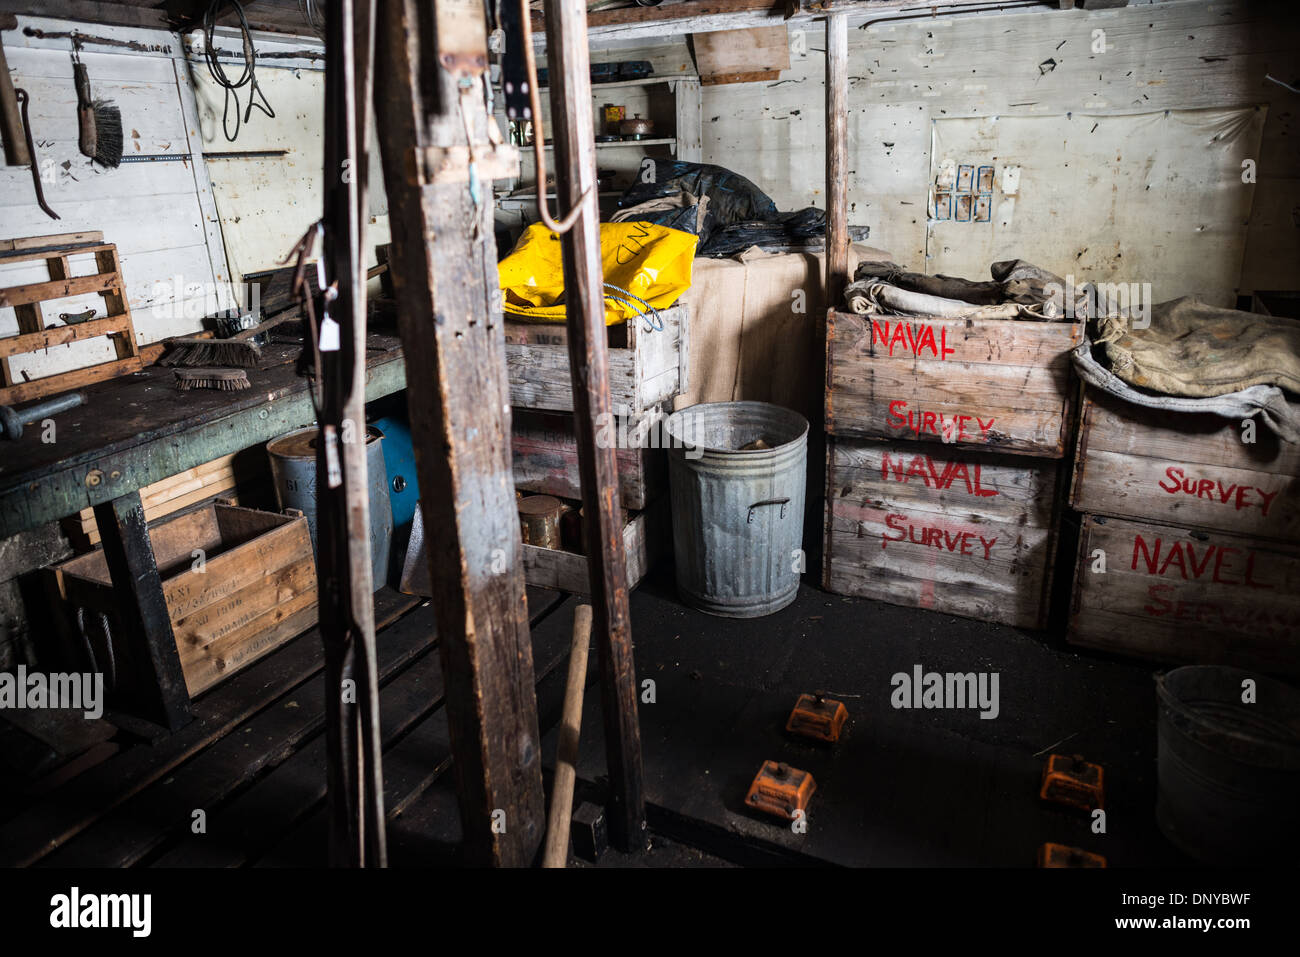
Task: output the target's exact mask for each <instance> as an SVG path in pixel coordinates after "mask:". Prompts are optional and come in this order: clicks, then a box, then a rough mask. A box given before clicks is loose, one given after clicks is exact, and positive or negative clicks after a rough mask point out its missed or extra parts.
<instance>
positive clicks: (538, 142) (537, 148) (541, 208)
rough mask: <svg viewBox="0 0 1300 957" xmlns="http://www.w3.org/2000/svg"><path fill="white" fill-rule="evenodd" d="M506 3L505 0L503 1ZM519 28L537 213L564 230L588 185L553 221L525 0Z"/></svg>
mask: <svg viewBox="0 0 1300 957" xmlns="http://www.w3.org/2000/svg"><path fill="white" fill-rule="evenodd" d="M507 2H509V0H507ZM519 20H520V29H521V31H522V36H523V47H524V63H525V66H526V69H527V71H528V101H529V104H530V106H531V109H532V113H533V123H534V124H535V126H536V132H535V133H534V135H533V157H534V160H535V162H536V164H537V216H538V218H539V219H540V220H541V221H542V223H543V224H544V225H545V226H546V228H547V229H549V230H550V231H551V232H553V233H567V232H568V231H569V230H570V229H572V228H573V224H574V223H575V222H577V221H578V216H579V215H580V214H581V213H582V207H583V205H584V204H585V203H586V202H587V201H588V200H589V199H590V198H591V187H587V189H586V190H584V191H583V193H582V195H581V196H579V197H578V201H577V202H576V203H574V205H573V209H571V210H569V213H568V215H566V216H565V217H563V218H562V219H560V220H559V221H556V220H554V219H552V218H551V212H550V210H549V209H548V208H547V204H546V144H545V143H543V142H542V135H541V130H542V127H541V122H542V101H541V97H540V96H538V93H537V61H536V58H535V57H534V56H533V28H532V24H531V23H530V22H529V9H528V0H519Z"/></svg>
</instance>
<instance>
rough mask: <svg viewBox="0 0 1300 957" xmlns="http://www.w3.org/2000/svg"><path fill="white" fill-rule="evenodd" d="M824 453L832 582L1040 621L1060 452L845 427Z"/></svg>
mask: <svg viewBox="0 0 1300 957" xmlns="http://www.w3.org/2000/svg"><path fill="white" fill-rule="evenodd" d="M826 458H827V469H826V470H827V490H826V502H827V507H826V536H825V542H824V547H825V550H826V554H825V562H824V565H823V568H824V585H825V587H826V590H827V591H831V592H834V593H836V594H840V595H857V596H861V597H864V598H874V599H877V600H879V601H887V602H890V603H892V604H895V605H905V606H908V607H912V608H926V609H930V610H933V611H940V612H945V613H947V614H951V615H961V616H963V617H967V618H978V619H980V620H982V621H994V622H1002V623H1005V624H1009V625H1015V626H1017V627H1022V628H1042V627H1044V626H1045V625H1046V623H1047V614H1048V607H1049V596H1050V591H1051V584H1052V567H1053V556H1054V553H1055V550H1056V539H1057V528H1058V522H1057V518H1058V512H1059V509H1058V502H1059V499H1060V496H1059V494H1058V489H1059V484H1060V472H1061V463H1059V462H1057V461H1053V460H1049V459H1042V458H1029V457H1023V456H1008V455H995V454H992V453H988V452H978V451H972V450H967V449H959V448H952V447H950V446H939V445H932V444H923V443H916V442H867V441H861V440H855V439H842V438H831V439H829V440H828V442H827V453H826Z"/></svg>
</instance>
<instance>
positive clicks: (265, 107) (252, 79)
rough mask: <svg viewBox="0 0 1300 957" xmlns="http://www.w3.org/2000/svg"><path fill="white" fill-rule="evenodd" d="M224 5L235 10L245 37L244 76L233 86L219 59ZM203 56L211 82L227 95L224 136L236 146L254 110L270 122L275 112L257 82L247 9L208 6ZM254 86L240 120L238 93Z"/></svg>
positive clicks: (235, 1) (220, 0) (224, 0)
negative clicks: (242, 125)
mask: <svg viewBox="0 0 1300 957" xmlns="http://www.w3.org/2000/svg"><path fill="white" fill-rule="evenodd" d="M222 4H229V5H230V7H231V8H233V9H234V11H235V15H236V16H237V17H239V30H240V33H241V34H242V35H243V41H244V72H243V73H242V74H240V77H239V79H238V80H236V81H235V82H233V83H232V82H230V77H228V76H226V71H225V70H224V69H223V68H222V66H221V63H220V61H219V60H218V59H217V42H216V36H215V34H216V28H217V14H218V13H220V12H221V6H222ZM203 56H204V58H205V59H206V60H207V62H208V72H209V73H211V74H212V80H213V82H214V83H216V84H217V85H218V86H219V87H221V88H222V89H223V90H225V92H226V99H225V103H224V104H222V108H221V132H222V133H224V134H225V136H226V142H228V143H233V142H235V137H237V136H238V135H239V127H240V123H241V122H243V123H247V122H248V118H249V117H250V116H252V115H253V107H254V106H256V107H257V108H258V109H259V110H261V111H262V112H263V113H265V114H266V115H267V116H268V117H270V118H271V119H275V110H273V109H272V108H271V101H270V100H268V99H267V98H266V94H265V93H263V92H262V87H261V86H260V85H259V84H258V82H257V50H256V49H255V48H254V47H253V36H252V33H251V31H250V30H249V28H248V18H247V17H245V16H244V6H243V4H241V3H240V2H239V0H212V3H211V4H209V5H208V9H207V12H206V13H205V14H204V15H203ZM248 84H252V86H251V88H250V89H249V91H248V108H247V109H246V110H245V111H244V116H243V118H242V121H241V118H240V116H239V93H238V92H237V91H238V90H239V88H240V87H241V86H246V85H248ZM257 97H261V98H262V102H261V103H258V102H256V98H257ZM232 99H233V100H234V101H235V132H233V133H231V132H230V121H229V116H230V101H231V100H232Z"/></svg>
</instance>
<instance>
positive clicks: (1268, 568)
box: [1068, 515, 1300, 675]
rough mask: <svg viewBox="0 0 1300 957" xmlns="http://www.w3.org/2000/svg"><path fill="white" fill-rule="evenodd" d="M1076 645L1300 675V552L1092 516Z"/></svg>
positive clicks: (1085, 534) (1086, 531)
mask: <svg viewBox="0 0 1300 957" xmlns="http://www.w3.org/2000/svg"><path fill="white" fill-rule="evenodd" d="M1068 638H1069V640H1070V641H1071V642H1073V643H1074V644H1077V645H1086V646H1088V647H1092V648H1102V649H1105V650H1107V651H1116V652H1121V653H1123V654H1129V655H1135V656H1137V657H1141V658H1153V659H1158V660H1165V661H1177V662H1189V663H1195V664H1230V665H1237V666H1239V667H1246V668H1258V669H1260V670H1262V671H1266V672H1277V673H1280V674H1291V675H1295V674H1300V545H1297V544H1296V543H1294V542H1289V543H1284V542H1277V541H1273V540H1268V539H1263V538H1259V537H1251V536H1244V535H1235V534H1232V533H1229V532H1223V531H1212V532H1210V531H1202V530H1199V529H1189V528H1186V527H1184V526H1175V525H1160V524H1156V523H1154V522H1142V521H1134V520H1131V519H1126V518H1110V517H1107V516H1102V515H1085V516H1084V517H1083V526H1082V530H1081V534H1080V537H1079V560H1078V563H1077V566H1076V569H1075V580H1074V595H1073V598H1072V601H1071V607H1070V627H1069V632H1068Z"/></svg>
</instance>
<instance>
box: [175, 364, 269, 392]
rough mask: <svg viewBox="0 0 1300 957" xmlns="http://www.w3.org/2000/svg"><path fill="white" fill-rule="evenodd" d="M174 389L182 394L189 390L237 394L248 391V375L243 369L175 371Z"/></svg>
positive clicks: (250, 385)
mask: <svg viewBox="0 0 1300 957" xmlns="http://www.w3.org/2000/svg"><path fill="white" fill-rule="evenodd" d="M174 375H175V376H176V388H177V389H179V390H180V391H182V392H188V391H189V390H191V389H220V390H222V391H224V392H238V391H239V390H241V389H248V388H251V387H252V384H251V383H250V382H249V381H248V373H247V372H245V371H244V370H243V369H176V370H174Z"/></svg>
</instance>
